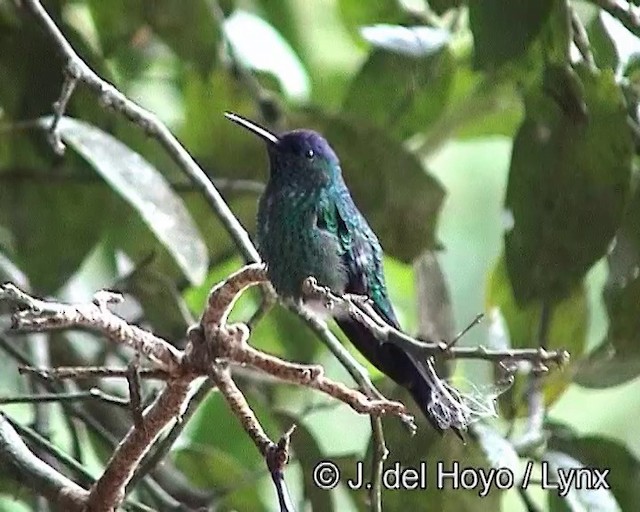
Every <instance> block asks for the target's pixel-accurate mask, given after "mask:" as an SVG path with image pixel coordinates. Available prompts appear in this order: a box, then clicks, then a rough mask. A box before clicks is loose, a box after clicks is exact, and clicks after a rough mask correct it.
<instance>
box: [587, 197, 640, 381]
mask: <svg viewBox="0 0 640 512" xmlns="http://www.w3.org/2000/svg"><path fill="white" fill-rule="evenodd" d="M607 260H608V263H609V276H608V279H607V283H606V284H605V287H604V290H603V294H602V295H603V299H604V304H605V307H606V310H607V315H608V317H609V329H608V331H607V334H606V336H605V338H604V340H603V341H602V343H601V344H600V345H599V346H598V348H597V349H596V350H595V351H594V352H592V353H591V354H589V357H588V358H587V359H586V360H585V361H583V362H581V364H580V367H579V369H578V372H577V374H576V376H575V381H576V382H577V383H578V384H580V385H582V386H586V387H590V388H606V387H610V386H617V385H619V384H622V383H624V382H627V381H629V380H631V379H633V378H635V377H637V376H638V375H640V276H639V275H638V269H639V268H640V188H638V187H636V190H635V191H634V194H633V196H632V198H631V199H630V201H629V204H628V206H627V209H626V212H625V216H624V220H623V222H622V225H621V226H620V229H619V230H618V233H617V235H616V238H615V243H614V246H613V249H612V250H611V251H610V252H609V254H608V256H607Z"/></svg>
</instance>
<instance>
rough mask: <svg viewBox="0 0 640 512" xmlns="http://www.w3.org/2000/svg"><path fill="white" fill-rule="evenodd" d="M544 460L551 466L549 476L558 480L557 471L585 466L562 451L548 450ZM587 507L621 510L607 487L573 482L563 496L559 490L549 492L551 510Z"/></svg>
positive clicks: (577, 510) (607, 511)
mask: <svg viewBox="0 0 640 512" xmlns="http://www.w3.org/2000/svg"><path fill="white" fill-rule="evenodd" d="M543 460H544V462H545V463H546V464H547V467H548V468H549V476H550V478H551V479H552V480H553V481H557V480H558V479H557V473H558V471H560V470H564V471H567V470H571V469H573V470H578V469H581V468H584V465H583V464H582V463H581V462H580V461H579V460H576V459H575V458H573V457H571V456H570V455H567V454H566V453H564V452H561V451H548V452H546V453H545V455H544V459H543ZM601 469H602V468H601ZM585 509H586V510H597V511H598V512H618V511H620V507H619V506H618V504H617V502H616V499H615V498H614V496H613V494H612V493H611V491H610V490H607V489H601V488H598V489H590V488H589V487H588V486H586V485H582V484H580V485H576V484H573V485H571V487H570V489H569V490H568V491H567V492H566V494H565V495H564V496H562V497H561V496H560V495H559V492H558V491H553V490H552V491H550V492H549V510H550V511H551V512H582V511H583V510H585Z"/></svg>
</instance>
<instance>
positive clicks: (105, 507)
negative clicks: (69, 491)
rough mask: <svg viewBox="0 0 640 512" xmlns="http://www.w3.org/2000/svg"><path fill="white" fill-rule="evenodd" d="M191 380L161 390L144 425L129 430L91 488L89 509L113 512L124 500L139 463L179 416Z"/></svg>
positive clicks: (146, 415) (144, 419) (183, 379)
mask: <svg viewBox="0 0 640 512" xmlns="http://www.w3.org/2000/svg"><path fill="white" fill-rule="evenodd" d="M190 382H191V379H190V378H182V379H176V380H174V381H172V382H170V383H169V384H167V386H166V387H165V388H164V389H163V390H162V391H161V393H160V394H159V395H158V397H157V398H156V400H155V401H154V402H153V404H151V405H150V406H149V408H148V409H147V410H146V411H145V412H144V414H143V424H142V425H141V426H139V427H136V426H133V427H132V428H130V429H129V432H127V434H126V436H125V437H124V439H123V440H122V441H121V442H120V444H119V445H118V447H117V448H116V450H115V452H114V453H113V455H112V456H111V459H110V460H109V462H108V463H107V467H106V469H105V471H104V473H103V474H102V476H101V477H100V478H99V479H98V481H97V482H96V483H95V484H94V485H93V487H92V488H91V491H90V494H89V497H88V499H87V506H88V508H89V510H91V511H92V512H110V511H111V510H113V509H114V508H115V506H117V505H118V504H120V503H121V502H122V500H124V496H125V488H126V486H127V484H128V483H129V481H130V480H131V477H132V476H133V472H134V471H135V468H136V467H137V465H138V463H139V462H140V461H141V460H142V458H143V457H144V456H145V454H146V453H147V452H148V451H149V449H150V448H151V446H152V445H153V443H154V441H155V440H156V438H157V437H158V435H159V434H160V432H161V431H162V429H163V428H164V427H165V426H166V425H167V424H168V423H169V422H170V421H172V420H173V419H174V418H175V417H176V416H179V414H180V411H181V409H182V406H183V404H184V401H185V399H186V397H187V393H188V390H189V384H190Z"/></svg>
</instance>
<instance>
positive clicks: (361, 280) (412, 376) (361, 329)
mask: <svg viewBox="0 0 640 512" xmlns="http://www.w3.org/2000/svg"><path fill="white" fill-rule="evenodd" d="M318 227H320V228H321V229H326V230H328V231H330V232H331V233H332V234H334V235H335V236H337V238H338V240H339V243H340V247H341V249H342V261H343V264H344V266H345V268H346V269H347V275H348V283H347V286H346V288H345V291H346V292H347V293H353V294H359V295H366V296H368V297H369V298H370V299H371V300H372V301H373V304H374V309H375V310H376V312H377V313H378V314H379V315H381V316H382V317H383V318H384V319H385V320H386V321H387V322H388V323H389V324H390V325H392V326H393V327H395V328H396V329H400V325H399V324H398V320H397V318H396V315H395V313H394V311H393V307H392V305H391V302H390V301H389V297H388V295H387V288H386V284H385V278H384V270H383V268H382V248H381V247H380V243H379V242H378V238H377V237H376V235H375V233H374V232H373V231H372V230H371V228H370V227H369V225H368V224H367V221H366V220H365V218H364V217H363V216H362V214H361V213H360V212H359V211H358V209H357V207H356V205H355V204H354V203H353V200H352V199H351V195H350V194H349V192H348V191H347V190H346V188H345V190H344V191H343V192H342V194H340V195H339V196H338V199H337V200H335V201H331V200H328V199H327V198H325V199H324V200H323V201H321V207H320V210H319V212H318ZM336 322H337V324H338V325H339V326H340V328H341V329H342V331H343V332H344V333H345V334H346V336H347V337H348V338H349V340H350V341H351V342H352V343H353V344H354V346H355V347H356V348H357V349H358V350H359V351H360V352H361V353H362V354H363V355H364V356H365V357H366V358H367V359H368V360H369V361H371V363H373V365H374V366H376V367H377V368H378V369H379V370H380V371H382V372H383V373H385V374H386V375H388V376H389V377H391V378H392V379H393V380H394V381H396V382H397V383H398V384H400V385H401V386H404V387H405V388H407V389H408V390H409V392H410V393H411V395H412V396H413V399H414V400H415V401H416V403H417V404H418V406H419V407H420V409H421V411H422V412H423V414H424V415H425V417H426V418H427V419H428V420H429V422H430V423H431V424H432V425H433V426H434V428H436V429H437V430H441V428H442V427H441V426H440V425H439V423H438V422H437V421H436V420H435V418H434V417H433V416H432V414H431V413H430V412H429V411H430V407H431V402H432V398H433V395H432V393H433V386H432V382H431V379H430V377H429V375H428V372H427V370H426V368H425V363H424V362H423V361H420V360H418V359H417V358H416V357H415V356H414V355H413V354H411V353H409V352H407V351H405V350H404V349H402V348H400V347H398V346H396V345H394V344H391V343H382V342H380V340H378V339H377V338H376V337H375V335H374V334H373V333H372V332H371V331H370V329H369V328H368V327H367V326H366V325H364V324H362V323H361V322H360V321H359V320H358V319H356V318H353V317H339V318H336Z"/></svg>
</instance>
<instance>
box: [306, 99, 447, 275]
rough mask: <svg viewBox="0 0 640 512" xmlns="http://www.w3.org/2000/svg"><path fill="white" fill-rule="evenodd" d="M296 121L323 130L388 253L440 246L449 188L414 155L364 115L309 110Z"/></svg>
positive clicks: (404, 254)
mask: <svg viewBox="0 0 640 512" xmlns="http://www.w3.org/2000/svg"><path fill="white" fill-rule="evenodd" d="M294 120H295V123H296V125H298V126H307V127H310V128H314V129H317V130H318V131H320V132H321V133H323V134H324V136H325V137H326V138H327V139H328V141H329V143H330V144H331V145H332V147H333V148H334V149H335V150H336V152H337V154H338V156H339V157H340V161H341V164H342V171H343V173H344V177H345V181H346V183H347V186H348V187H349V189H350V190H351V192H352V194H353V196H354V200H355V202H356V204H357V205H358V207H359V208H360V209H361V210H362V212H363V214H364V215H365V217H366V218H367V220H368V221H369V223H370V224H371V226H372V228H373V230H374V231H375V232H376V234H377V235H378V236H379V238H380V241H381V243H382V246H383V247H384V249H385V251H386V252H388V253H389V254H390V255H391V256H393V257H395V258H398V259H400V260H401V261H404V262H410V261H412V260H413V259H414V258H415V257H416V256H417V255H418V254H420V253H421V252H422V251H423V250H424V249H426V248H430V247H434V246H435V245H436V244H437V242H436V240H435V227H436V221H437V217H438V212H439V211H440V206H441V204H442V200H443V198H444V190H443V188H442V186H441V185H440V183H439V182H438V181H437V180H436V179H435V178H433V177H432V176H431V175H430V174H428V173H427V172H426V171H425V169H424V168H423V166H422V164H421V163H420V161H419V160H418V159H417V158H416V156H415V155H413V154H412V153H410V152H409V151H407V150H406V149H405V148H404V147H403V145H402V144H401V143H400V142H397V141H394V140H393V139H392V138H390V137H389V136H388V134H386V133H385V131H384V130H382V129H378V128H374V127H372V126H370V125H368V124H366V123H365V122H364V121H361V120H360V119H351V118H348V117H336V116H330V115H328V114H325V113H322V112H319V111H306V112H302V113H300V114H299V115H296V116H295V117H294ZM374 184H375V186H374Z"/></svg>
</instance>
